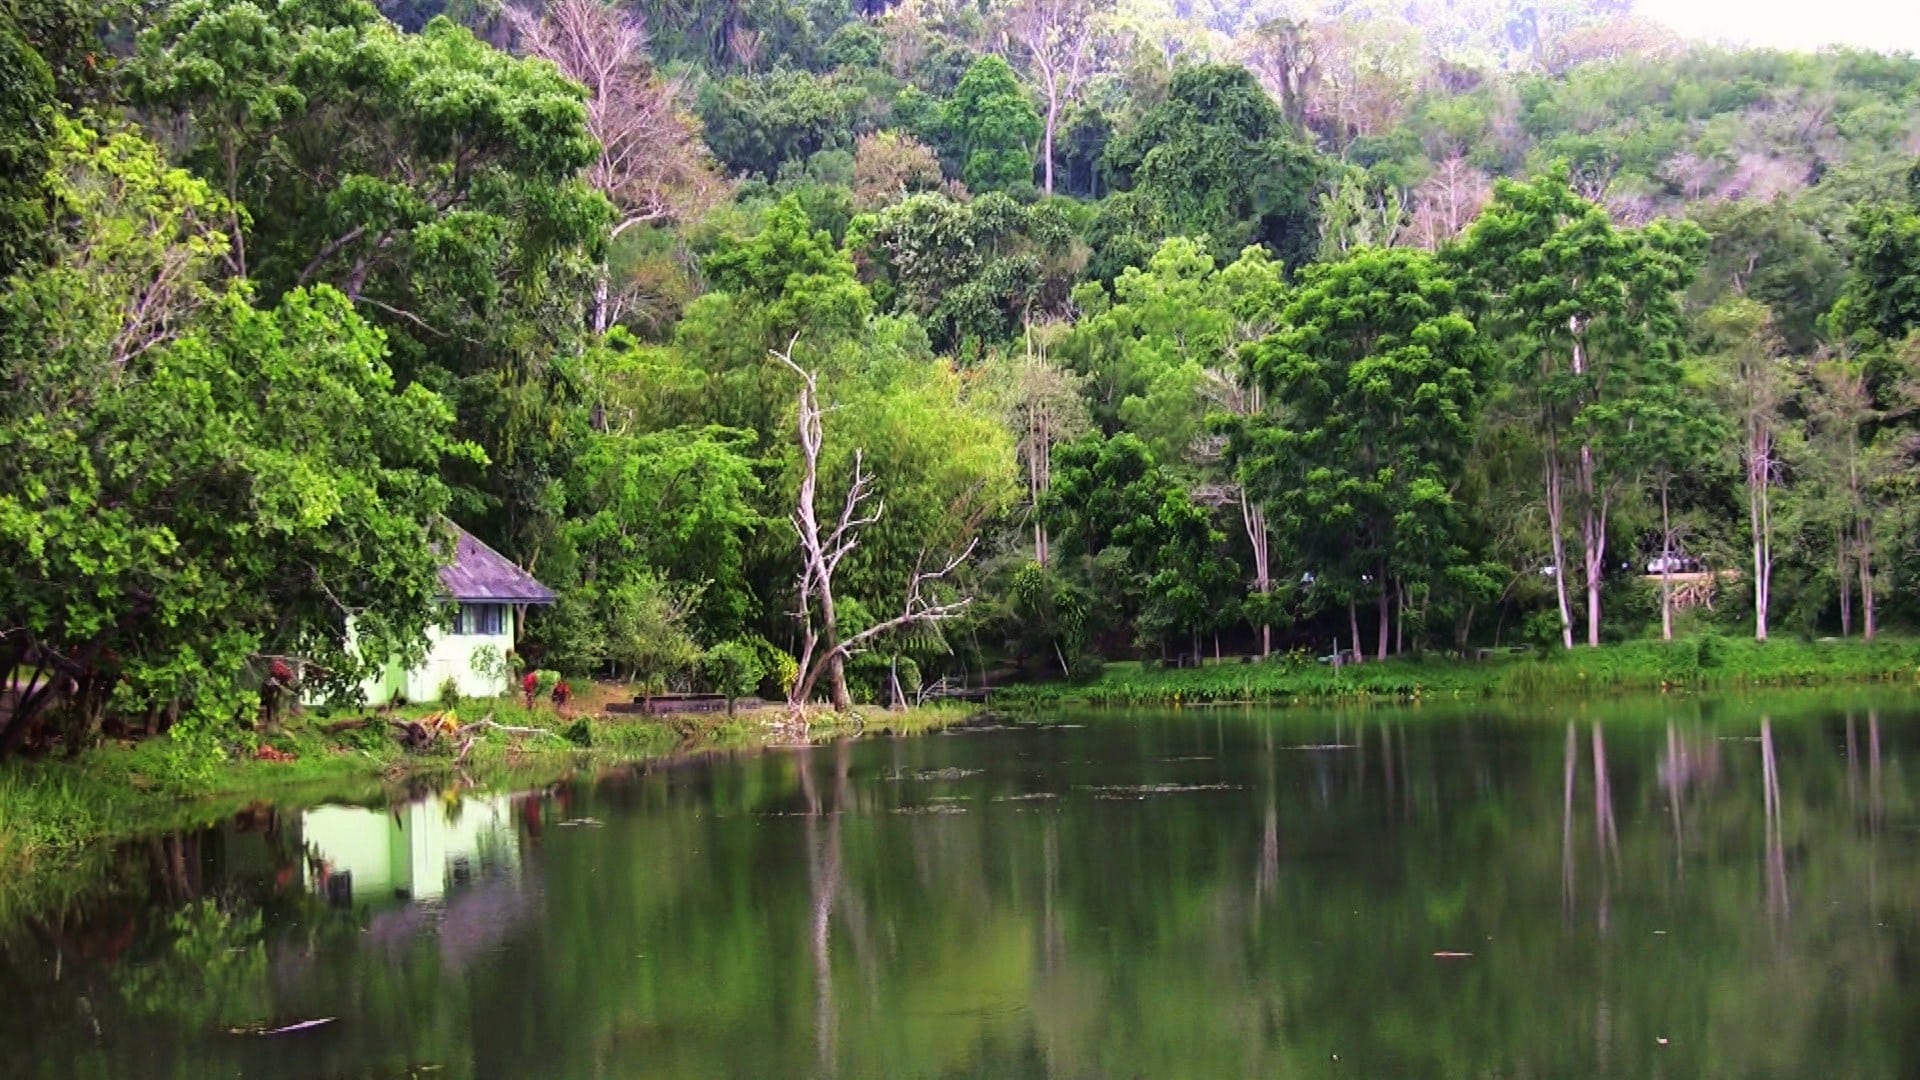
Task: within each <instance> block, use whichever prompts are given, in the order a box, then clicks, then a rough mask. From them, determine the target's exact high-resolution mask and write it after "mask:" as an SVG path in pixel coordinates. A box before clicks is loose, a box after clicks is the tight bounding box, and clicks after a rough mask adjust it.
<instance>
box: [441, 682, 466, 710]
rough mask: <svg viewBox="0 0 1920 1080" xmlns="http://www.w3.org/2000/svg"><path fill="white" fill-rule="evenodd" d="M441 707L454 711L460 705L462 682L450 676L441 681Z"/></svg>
mask: <svg viewBox="0 0 1920 1080" xmlns="http://www.w3.org/2000/svg"><path fill="white" fill-rule="evenodd" d="M437 700H438V701H439V702H440V707H441V708H443V709H452V708H454V707H456V706H458V705H459V704H460V680H458V679H456V678H454V677H453V676H451V675H449V676H447V677H446V678H444V679H442V680H440V693H439V694H438V695H437Z"/></svg>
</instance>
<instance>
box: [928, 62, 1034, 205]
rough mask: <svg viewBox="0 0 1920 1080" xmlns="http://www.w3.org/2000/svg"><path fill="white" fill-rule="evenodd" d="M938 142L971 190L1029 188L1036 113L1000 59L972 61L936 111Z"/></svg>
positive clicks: (1010, 71) (1031, 183) (1009, 68)
mask: <svg viewBox="0 0 1920 1080" xmlns="http://www.w3.org/2000/svg"><path fill="white" fill-rule="evenodd" d="M941 127H942V130H943V131H944V133H945V135H946V139H945V140H943V144H944V145H945V146H947V147H948V148H950V149H951V151H952V152H953V156H954V157H955V158H956V159H958V160H959V162H960V178H961V179H962V180H964V181H966V184H967V187H968V188H970V189H972V190H974V191H1014V190H1030V189H1031V188H1032V186H1033V152H1032V149H1031V147H1032V146H1033V145H1034V143H1035V141H1036V140H1038V139H1039V138H1040V114H1039V113H1038V112H1036V111H1035V110H1034V107H1033V102H1032V101H1030V100H1029V99H1028V98H1027V95H1026V92H1025V91H1024V90H1022V89H1021V87H1020V82H1019V80H1018V79H1016V78H1015V77H1014V74H1013V68H1011V67H1009V66H1008V65H1007V62H1006V60H1004V59H1002V58H1001V57H998V56H993V55H988V56H983V57H981V58H980V59H978V60H976V61H974V63H973V66H972V67H970V68H968V69H967V74H966V77H965V78H962V79H961V80H960V85H959V86H957V87H955V88H954V91H953V96H952V97H951V98H949V99H947V103H946V107H945V111H944V113H943V114H942V122H941Z"/></svg>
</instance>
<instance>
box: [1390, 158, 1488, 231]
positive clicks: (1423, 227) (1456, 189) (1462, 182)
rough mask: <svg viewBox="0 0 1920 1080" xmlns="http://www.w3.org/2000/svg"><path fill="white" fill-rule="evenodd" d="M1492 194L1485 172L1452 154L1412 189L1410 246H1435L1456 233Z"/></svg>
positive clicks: (1409, 225)
mask: <svg viewBox="0 0 1920 1080" xmlns="http://www.w3.org/2000/svg"><path fill="white" fill-rule="evenodd" d="M1492 196H1493V185H1492V184H1490V183H1488V182H1487V178H1486V175H1485V174H1483V173H1481V172H1480V170H1478V169H1476V168H1474V167H1473V166H1472V165H1469V164H1467V161H1466V159H1465V158H1464V157H1463V156H1461V155H1460V154H1457V153H1456V154H1453V155H1451V156H1449V157H1447V158H1446V159H1444V160H1442V161H1441V162H1440V163H1439V164H1437V165H1435V166H1434V170H1433V172H1432V173H1431V174H1429V175H1428V177H1427V178H1426V179H1425V180H1422V181H1421V182H1420V184H1419V186H1417V187H1415V188H1414V189H1413V195H1412V198H1411V199H1410V200H1409V203H1410V206H1409V210H1408V222H1407V229H1406V231H1405V234H1404V235H1406V236H1408V237H1409V238H1410V239H1411V242H1412V244H1413V246H1415V247H1422V248H1426V249H1427V250H1428V251H1433V250H1436V249H1438V248H1439V247H1440V245H1442V244H1444V243H1446V242H1447V241H1449V240H1452V239H1453V238H1454V237H1456V236H1459V235H1460V233H1461V231H1462V230H1463V229H1465V228H1466V227H1467V226H1468V225H1469V224H1471V223H1472V222H1473V219H1474V218H1476V217H1478V216H1479V215H1480V210H1481V208H1483V207H1484V206H1486V205H1487V200H1488V199H1490V198H1492Z"/></svg>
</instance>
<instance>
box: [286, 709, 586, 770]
mask: <svg viewBox="0 0 1920 1080" xmlns="http://www.w3.org/2000/svg"><path fill="white" fill-rule="evenodd" d="M383 725H384V726H385V727H386V728H388V729H389V730H390V731H392V733H393V737H394V738H395V739H397V740H399V741H400V744H401V745H403V746H405V747H406V748H407V749H408V750H411V751H413V752H415V753H424V752H425V751H428V750H431V749H433V747H434V745H435V744H437V743H438V742H439V741H440V740H441V738H443V737H444V738H446V739H448V740H449V741H451V742H453V743H455V744H456V745H458V746H459V747H460V752H459V753H458V755H456V756H455V758H454V760H455V761H456V762H460V761H465V760H466V759H467V754H469V753H470V752H472V750H473V744H474V743H475V742H476V741H478V740H479V738H480V735H481V733H482V732H485V731H504V732H506V733H508V734H509V735H551V736H553V737H554V738H556V739H563V740H564V739H565V738H566V736H564V735H562V734H560V733H559V732H557V731H554V730H552V729H551V728H542V727H518V726H515V725H512V724H502V723H498V722H496V721H495V720H494V718H493V714H492V713H488V714H487V715H485V716H483V717H481V718H480V719H478V720H475V721H473V722H472V723H469V724H461V723H459V722H457V721H455V720H453V719H452V716H451V714H449V713H432V714H430V715H427V716H423V717H421V718H420V719H418V720H400V719H396V718H394V717H391V716H356V717H352V718H350V719H347V720H336V721H334V722H333V723H330V724H322V725H320V731H321V733H322V734H325V735H339V734H342V733H344V732H348V731H363V730H365V729H367V728H370V727H379V726H383Z"/></svg>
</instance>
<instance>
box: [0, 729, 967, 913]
mask: <svg viewBox="0 0 1920 1080" xmlns="http://www.w3.org/2000/svg"><path fill="white" fill-rule="evenodd" d="M433 711H434V710H433V709H429V708H415V709H411V710H408V711H407V712H406V713H405V714H404V716H403V718H408V719H411V718H417V717H420V716H424V715H426V714H428V713H430V712H433ZM973 711H974V710H972V709H970V708H968V707H965V706H960V705H934V706H928V707H924V708H920V709H913V710H909V711H907V712H904V713H886V712H879V711H872V712H864V713H862V714H860V715H859V716H858V717H856V718H853V719H846V718H839V717H834V716H833V715H832V714H826V716H825V717H816V718H814V722H813V725H812V729H811V731H810V732H809V733H808V736H809V737H810V738H812V739H816V740H818V739H826V738H835V737H842V736H850V735H855V734H862V733H865V734H882V733H893V734H909V733H914V732H919V731H927V730H931V729H934V728H938V727H943V726H946V725H949V724H954V723H958V722H960V721H961V720H963V719H965V718H966V717H967V716H968V715H970V714H971V713H972V712H973ZM458 713H459V718H460V719H461V720H465V721H472V720H477V719H479V718H481V717H482V716H487V715H491V716H492V718H493V719H494V720H495V721H496V722H497V723H500V724H503V725H507V726H511V727H516V728H529V729H533V730H532V731H529V732H507V731H500V730H488V731H486V732H485V733H484V734H483V735H482V736H481V737H480V738H479V739H477V740H476V741H475V742H474V744H473V746H472V748H471V749H470V750H469V751H468V754H467V756H466V758H465V759H464V760H461V761H456V760H455V758H456V755H457V752H458V748H457V747H455V746H453V745H451V744H450V743H449V742H448V741H447V740H444V739H443V740H441V743H440V745H438V746H436V747H435V748H434V749H432V750H430V751H427V752H423V753H411V752H409V751H407V750H406V749H405V748H403V747H402V746H401V745H400V744H399V743H398V742H397V741H396V740H395V739H394V738H393V737H392V735H391V734H390V733H389V732H388V730H387V729H386V727H385V725H376V726H374V727H370V728H366V729H362V730H356V731H343V732H340V733H338V734H336V735H327V734H325V733H323V732H322V731H321V730H320V729H321V726H322V724H323V721H322V720H321V719H320V718H318V717H312V718H307V719H303V720H300V721H297V722H295V723H293V724H290V725H289V726H288V728H287V730H286V731H284V732H281V733H277V734H273V735H269V736H263V737H261V738H259V739H258V741H257V743H253V744H236V745H234V746H232V747H229V748H228V753H227V757H226V759H225V760H224V761H222V762H220V763H218V764H217V765H216V766H214V767H213V768H212V769H211V770H210V772H209V773H208V774H207V775H205V776H202V777H198V778H195V779H192V780H189V779H186V778H184V777H183V774H182V770H181V766H180V763H179V761H178V760H177V758H176V757H175V756H173V755H172V753H171V752H172V751H173V749H174V748H172V747H170V746H169V741H168V740H166V739H154V740H148V741H146V742H140V743H133V744H125V745H122V744H115V745H109V746H104V747H100V748H98V749H96V750H92V751H89V752H88V753H85V754H83V755H81V756H80V757H78V758H76V759H71V760H68V759H54V760H45V761H32V762H19V763H14V764H11V765H7V766H0V915H4V913H5V912H6V911H7V910H9V909H21V908H25V907H35V906H42V900H43V899H44V897H45V896H46V895H47V894H48V893H54V894H57V892H58V890H59V888H60V887H61V886H60V882H61V881H63V880H67V879H70V878H76V877H84V876H85V875H84V874H82V873H79V872H78V871H81V870H83V869H84V864H85V862H86V860H87V859H88V858H89V857H91V856H93V855H95V854H98V853H99V848H100V846H101V844H102V843H103V842H104V841H111V840H121V839H133V838H136V837H140V836H146V835H152V834H155V833H162V832H167V831H170V830H173V829H179V828H186V827H189V826H192V825H196V824H199V823H201V822H205V821H208V820H212V819H214V818H217V817H220V816H223V815H225V814H230V813H233V812H235V811H237V810H239V809H240V808H242V807H244V806H246V805H248V804H249V803H253V802H257V801H260V800H273V801H276V802H282V803H293V804H299V803H303V802H313V801H319V800H322V799H341V798H351V799H356V800H358V799H373V798H377V797H378V796H379V795H380V794H381V791H382V789H383V787H384V786H385V785H387V784H391V783H393V782H395V781H399V780H403V779H408V778H412V777H417V776H422V775H429V776H430V775H434V774H449V775H451V774H454V773H456V772H458V773H459V774H460V775H462V776H464V777H467V778H470V779H472V780H473V781H474V782H475V783H476V784H478V785H480V786H487V787H532V786H538V785H540V784H544V783H548V782H550V781H552V780H555V779H558V778H560V777H563V776H566V775H568V774H571V773H573V772H575V771H577V770H582V769H592V768H599V767H604V766H610V765H616V764H620V763H624V762H633V761H644V760H649V759H653V758H660V757H665V756H668V755H674V754H686V753H700V752H703V751H708V750H739V749H752V748H756V747H761V746H765V745H768V744H770V743H772V742H775V741H779V740H782V739H790V738H792V737H794V736H793V732H792V731H791V730H787V729H776V728H774V727H773V726H771V725H770V724H769V721H770V720H773V719H777V718H780V717H781V716H782V715H783V712H782V711H781V710H773V709H769V710H762V711H761V712H758V713H741V714H740V715H738V716H734V717H728V716H726V715H725V714H723V713H713V714H699V715H680V716H671V717H647V718H638V717H636V718H626V717H604V716H595V717H586V718H580V719H576V718H573V717H561V716H558V715H556V714H555V713H553V712H552V711H551V710H547V709H535V710H531V711H530V710H527V709H525V708H522V707H521V706H520V705H518V704H516V703H511V702H468V703H466V704H464V705H462V706H461V707H460V708H459V710H458ZM261 747H270V748H271V750H272V752H273V754H274V755H282V756H284V757H283V758H281V759H278V760H267V759H263V758H262V757H260V756H259V754H260V748H261ZM0 921H4V920H3V919H0Z"/></svg>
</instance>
